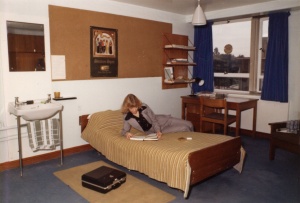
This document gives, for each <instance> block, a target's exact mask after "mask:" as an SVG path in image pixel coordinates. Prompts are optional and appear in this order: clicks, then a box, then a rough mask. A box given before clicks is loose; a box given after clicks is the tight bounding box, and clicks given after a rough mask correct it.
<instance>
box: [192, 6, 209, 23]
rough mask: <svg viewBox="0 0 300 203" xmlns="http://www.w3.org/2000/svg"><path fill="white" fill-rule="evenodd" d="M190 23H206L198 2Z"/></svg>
mask: <svg viewBox="0 0 300 203" xmlns="http://www.w3.org/2000/svg"><path fill="white" fill-rule="evenodd" d="M192 24H193V25H196V26H197V25H198V26H199V25H206V18H205V15H204V12H203V10H202V8H201V6H200V4H199V3H198V6H197V8H196V10H195V13H194V15H193V20H192Z"/></svg>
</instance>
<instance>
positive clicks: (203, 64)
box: [192, 22, 214, 93]
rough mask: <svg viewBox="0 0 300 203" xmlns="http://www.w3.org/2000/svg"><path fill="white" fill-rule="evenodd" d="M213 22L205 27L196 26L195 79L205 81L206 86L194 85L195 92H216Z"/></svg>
mask: <svg viewBox="0 0 300 203" xmlns="http://www.w3.org/2000/svg"><path fill="white" fill-rule="evenodd" d="M212 24H213V23H212V22H207V24H206V25H205V26H195V28H194V46H195V47H196V50H195V52H194V61H195V63H196V64H197V66H194V68H193V78H196V77H198V78H202V79H204V85H203V86H201V87H200V86H199V85H198V84H195V83H193V85H192V88H193V92H195V93H196V92H200V91H209V92H213V91H214V85H213V84H214V69H213V44H212V43H213V41H212Z"/></svg>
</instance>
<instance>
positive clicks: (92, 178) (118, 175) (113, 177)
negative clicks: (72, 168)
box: [81, 166, 126, 193]
mask: <svg viewBox="0 0 300 203" xmlns="http://www.w3.org/2000/svg"><path fill="white" fill-rule="evenodd" d="M81 181H82V186H83V187H86V188H89V189H92V190H95V191H98V192H101V193H107V192H109V191H110V190H112V189H115V188H117V187H119V186H120V185H121V184H122V183H124V182H125V181H126V173H124V172H123V171H119V170H117V169H113V168H110V167H107V166H101V167H100V168H97V169H95V170H93V171H90V172H88V173H85V174H83V175H82V177H81Z"/></svg>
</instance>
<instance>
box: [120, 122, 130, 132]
mask: <svg viewBox="0 0 300 203" xmlns="http://www.w3.org/2000/svg"><path fill="white" fill-rule="evenodd" d="M130 128H131V125H130V124H129V123H128V121H126V120H125V119H124V124H123V128H122V131H121V135H123V136H125V135H126V133H129V131H130Z"/></svg>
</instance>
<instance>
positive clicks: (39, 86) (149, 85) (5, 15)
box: [0, 0, 300, 163]
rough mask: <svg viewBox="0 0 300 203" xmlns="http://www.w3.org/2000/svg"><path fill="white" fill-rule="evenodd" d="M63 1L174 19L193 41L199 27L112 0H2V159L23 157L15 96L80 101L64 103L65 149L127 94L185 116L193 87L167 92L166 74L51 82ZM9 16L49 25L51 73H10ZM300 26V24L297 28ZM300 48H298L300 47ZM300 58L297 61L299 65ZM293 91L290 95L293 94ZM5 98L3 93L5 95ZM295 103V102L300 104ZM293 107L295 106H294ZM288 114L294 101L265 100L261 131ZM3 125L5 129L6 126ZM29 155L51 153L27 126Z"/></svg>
mask: <svg viewBox="0 0 300 203" xmlns="http://www.w3.org/2000/svg"><path fill="white" fill-rule="evenodd" d="M49 4H51V5H57V6H64V7H71V8H79V9H85V10H92V11H99V12H107V13H112V14H118V15H125V16H131V17H138V18H145V19H150V20H157V21H163V22H169V23H172V24H173V33H175V34H183V35H188V36H189V37H190V39H193V34H194V33H193V27H192V25H191V24H190V23H187V22H186V17H185V16H180V15H174V14H171V13H167V12H161V11H157V10H153V9H146V8H141V7H140V8H138V7H136V6H128V5H125V4H121V3H116V2H114V1H108V0H89V1H84V0H72V1H70V0H51V1H50V0H43V1H39V0H27V1H20V0H1V2H0V54H1V56H0V59H1V67H0V77H1V82H0V90H1V91H0V94H3V99H2V97H1V99H0V102H1V105H0V113H1V114H0V119H1V120H0V122H1V126H0V149H1V151H0V163H4V162H8V161H12V160H17V159H18V144H17V131H16V129H15V126H16V119H15V117H14V116H12V115H9V114H8V112H7V103H8V102H11V101H14V97H15V96H19V97H20V99H21V100H28V99H40V98H46V96H47V94H48V93H52V94H53V92H54V91H60V92H61V94H62V96H75V97H77V99H76V100H65V101H61V103H62V104H63V105H64V111H63V133H64V147H65V148H70V147H75V146H80V145H83V144H85V142H84V141H83V140H82V139H81V138H80V126H79V124H78V117H79V115H82V114H87V113H93V112H96V111H101V110H106V109H118V108H119V107H120V105H121V102H122V100H123V98H124V96H125V95H127V94H128V93H134V94H136V95H137V96H138V97H140V99H141V100H142V101H144V102H146V103H147V104H149V105H150V106H151V107H152V108H153V110H154V111H155V112H156V113H164V114H172V115H173V116H176V117H180V115H181V100H180V96H182V95H187V94H189V93H190V89H189V88H181V89H176V90H162V89H161V77H149V78H130V79H99V80H78V81H59V82H52V81H51V64H50V38H49V19H48V5H49ZM296 19H299V11H297V12H295V13H294V12H293V13H292V15H291V17H290V22H291V24H292V25H291V26H290V27H291V32H292V33H290V35H291V41H292V42H294V41H298V44H295V43H292V42H291V43H290V49H291V51H294V52H295V53H293V54H291V57H290V64H291V66H292V67H291V69H292V70H293V74H290V77H291V81H292V82H293V84H295V86H298V87H299V82H298V80H297V78H296V76H295V75H296V74H297V73H299V65H298V64H299V53H300V51H299V47H300V46H299V36H300V35H299V25H297V22H296V21H297V20H296ZM6 20H13V21H27V22H33V23H43V24H44V25H45V40H46V41H45V46H46V68H47V71H45V72H28V73H11V72H9V71H8V69H9V68H8V54H7V39H6V26H5V25H6ZM294 25H297V26H294ZM296 46H297V47H296ZM294 60H296V61H297V60H298V61H297V63H293V61H294ZM291 94H292V93H290V95H291ZM0 96H2V95H0ZM291 97H292V98H293V100H295V102H294V101H291V102H290V103H291V105H293V106H296V107H297V108H298V110H297V111H298V112H299V93H298V96H296V97H297V98H294V97H293V96H291ZM297 102H298V104H297V105H295V104H294V103H297ZM291 105H290V108H291ZM251 113H252V111H251V110H249V111H246V112H243V114H242V126H241V127H242V128H245V129H251V125H252V114H251ZM287 117H288V104H280V103H276V102H266V101H259V104H258V122H257V130H258V131H261V132H267V133H268V132H269V126H268V122H272V121H280V120H286V119H287ZM1 127H2V128H1ZM22 132H23V134H22V137H23V138H22V142H23V147H22V149H23V156H24V157H30V156H36V155H39V154H43V153H45V152H36V153H33V152H31V150H30V149H29V146H28V139H27V135H26V129H24V128H23V129H22Z"/></svg>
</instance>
